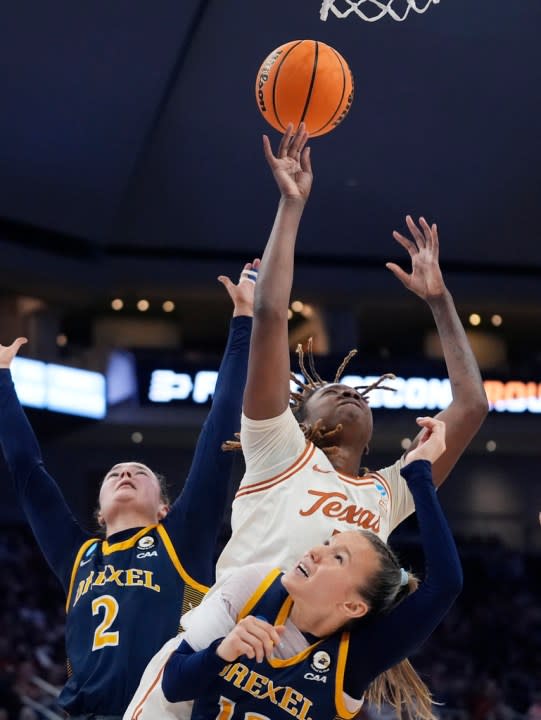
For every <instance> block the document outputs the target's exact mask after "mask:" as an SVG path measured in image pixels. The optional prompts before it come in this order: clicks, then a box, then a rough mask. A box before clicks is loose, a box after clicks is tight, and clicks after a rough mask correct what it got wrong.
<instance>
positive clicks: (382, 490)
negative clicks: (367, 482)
mask: <svg viewBox="0 0 541 720" xmlns="http://www.w3.org/2000/svg"><path fill="white" fill-rule="evenodd" d="M374 487H375V488H376V490H377V491H378V492H379V494H380V495H381V497H383V498H386V497H387V490H385V488H384V486H383V484H382V483H380V481H379V480H374Z"/></svg>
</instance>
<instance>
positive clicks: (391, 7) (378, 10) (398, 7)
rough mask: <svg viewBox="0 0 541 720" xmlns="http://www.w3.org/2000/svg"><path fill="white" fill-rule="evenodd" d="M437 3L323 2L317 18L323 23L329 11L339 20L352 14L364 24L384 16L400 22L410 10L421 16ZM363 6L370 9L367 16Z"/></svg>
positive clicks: (414, 0) (402, 0)
mask: <svg viewBox="0 0 541 720" xmlns="http://www.w3.org/2000/svg"><path fill="white" fill-rule="evenodd" d="M338 2H342V4H343V6H345V7H344V9H343V10H339V9H338V8H337V7H336V5H335V3H338ZM439 2H440V0H323V3H322V5H321V11H320V13H319V16H320V18H321V19H322V20H323V21H325V20H326V19H327V17H328V16H329V10H330V11H332V13H333V14H334V15H336V17H337V18H339V19H340V20H342V19H343V18H346V17H348V15H351V14H352V13H353V14H355V15H357V16H358V17H359V18H360V19H361V20H366V22H376V20H380V19H381V18H382V17H385V15H389V16H390V17H391V18H392V19H393V20H396V21H397V22H402V21H403V20H405V19H406V18H407V17H408V15H409V13H410V10H413V12H416V13H418V14H419V15H422V13H424V12H426V11H427V10H428V8H429V7H430V6H431V5H432V4H434V5H438V4H439ZM363 5H364V6H366V10H368V9H370V10H371V11H372V12H371V13H369V14H367V13H366V12H365V10H363Z"/></svg>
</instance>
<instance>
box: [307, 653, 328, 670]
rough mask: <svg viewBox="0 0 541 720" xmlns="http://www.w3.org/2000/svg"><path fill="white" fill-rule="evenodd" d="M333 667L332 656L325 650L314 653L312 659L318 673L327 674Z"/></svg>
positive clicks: (313, 666)
mask: <svg viewBox="0 0 541 720" xmlns="http://www.w3.org/2000/svg"><path fill="white" fill-rule="evenodd" d="M330 667H331V656H330V655H329V653H328V652H325V650H319V651H318V652H317V653H314V657H313V658H312V668H313V669H314V670H317V672H327V671H328V670H329V669H330Z"/></svg>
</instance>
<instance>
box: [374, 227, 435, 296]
mask: <svg viewBox="0 0 541 720" xmlns="http://www.w3.org/2000/svg"><path fill="white" fill-rule="evenodd" d="M406 223H407V225H408V228H409V231H410V233H411V236H412V238H413V240H410V239H409V238H407V237H404V235H401V234H400V233H399V232H397V231H396V230H395V231H394V232H393V237H394V239H395V240H396V241H397V242H398V243H400V245H402V247H403V248H405V249H406V250H407V251H408V253H409V255H410V258H411V273H409V274H408V273H407V272H405V271H404V270H403V269H402V268H401V267H400V266H399V265H396V264H395V263H391V262H389V263H385V267H387V268H388V269H389V270H390V271H391V272H392V273H393V274H394V275H395V276H396V277H397V278H398V279H399V280H400V282H401V283H402V284H403V285H405V287H407V289H408V290H411V292H413V293H415V294H416V295H418V296H419V297H420V298H422V299H423V300H430V299H431V298H434V297H438V296H441V295H442V294H443V293H444V292H445V289H446V288H445V283H444V281H443V276H442V274H441V269H440V265H439V259H438V258H439V240H438V228H437V226H436V224H435V223H434V224H433V225H431V226H429V224H428V223H427V222H426V220H425V219H424V218H423V217H421V218H420V219H419V225H420V226H421V227H420V228H419V227H418V226H417V225H416V224H415V222H414V221H413V218H412V217H411V215H407V216H406Z"/></svg>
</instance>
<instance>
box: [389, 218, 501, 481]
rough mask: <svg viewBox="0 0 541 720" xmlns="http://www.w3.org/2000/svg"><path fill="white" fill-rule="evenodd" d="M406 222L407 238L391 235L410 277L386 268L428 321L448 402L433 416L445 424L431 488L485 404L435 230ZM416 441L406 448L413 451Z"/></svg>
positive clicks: (477, 421) (456, 453) (452, 460)
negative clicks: (423, 307)
mask: <svg viewBox="0 0 541 720" xmlns="http://www.w3.org/2000/svg"><path fill="white" fill-rule="evenodd" d="M406 222H407V225H408V228H409V231H410V233H411V238H407V237H405V236H404V235H401V234H400V233H399V232H396V231H395V232H394V233H393V236H394V238H395V240H396V241H397V242H398V243H399V244H400V245H402V247H403V248H405V250H407V252H408V253H409V256H410V258H411V266H412V267H411V273H407V272H405V271H404V270H403V269H402V268H400V267H399V266H398V265H396V264H395V263H387V264H386V266H387V268H388V269H389V270H391V272H392V273H393V274H394V275H395V276H396V277H397V278H398V279H399V280H400V281H401V282H402V284H403V285H404V286H405V287H406V288H407V289H408V290H411V292H413V293H415V294H416V295H418V296H419V297H420V298H421V299H422V300H424V301H425V302H426V303H427V304H428V306H429V308H430V310H431V311H432V315H433V317H434V320H435V323H436V328H437V330H438V334H439V337H440V340H441V345H442V349H443V354H444V357H445V364H446V366H447V373H448V376H449V380H450V381H451V391H452V394H453V400H452V402H451V404H450V405H449V406H448V407H447V408H446V409H445V410H442V412H440V413H439V415H438V416H437V417H438V418H439V419H441V420H443V421H445V425H446V428H447V433H446V443H447V449H446V451H445V452H444V453H443V455H442V456H441V457H440V458H439V459H438V460H437V461H436V462H435V463H434V467H433V470H432V473H433V478H434V484H435V485H436V487H438V486H439V485H441V484H442V482H443V481H444V480H445V478H446V477H447V476H448V474H449V472H450V471H451V469H452V468H453V466H454V465H455V463H456V461H457V460H458V458H459V457H460V456H461V455H462V453H463V452H464V450H465V449H466V448H467V447H468V445H469V443H470V442H471V440H472V438H473V437H474V436H475V434H476V433H477V431H478V430H479V428H480V427H481V424H482V423H483V420H484V419H485V417H486V415H487V412H488V401H487V398H486V394H485V389H484V387H483V381H482V379H481V373H480V372H479V366H478V365H477V361H476V359H475V356H474V354H473V351H472V349H471V347H470V344H469V342H468V338H467V337H466V333H465V331H464V328H463V326H462V323H461V322H460V318H459V317H458V313H457V311H456V308H455V304H454V301H453V298H452V296H451V293H450V292H449V290H448V289H447V287H446V285H445V282H444V280H443V276H442V273H441V269H440V265H439V240H438V229H437V226H436V225H435V224H433V225H432V226H429V225H428V223H427V222H426V220H425V219H424V218H420V221H419V224H420V227H418V226H417V225H416V224H415V222H414V221H413V219H412V218H411V217H410V216H409V215H408V216H407V218H406ZM416 443H417V439H416V440H415V441H414V443H413V444H412V446H411V450H412V449H413V448H414V447H415V445H416Z"/></svg>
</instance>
